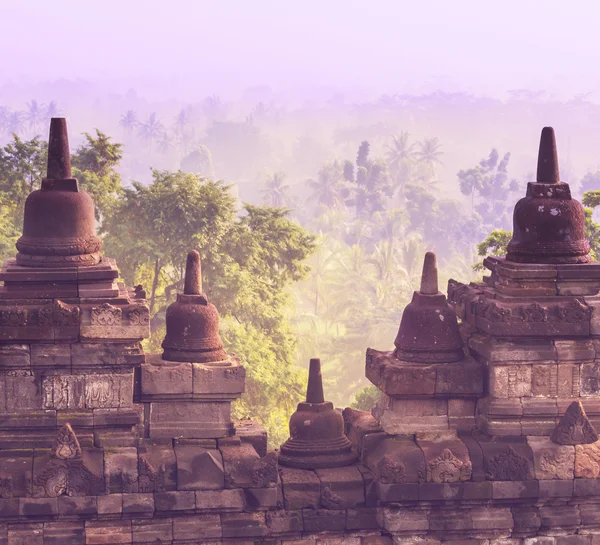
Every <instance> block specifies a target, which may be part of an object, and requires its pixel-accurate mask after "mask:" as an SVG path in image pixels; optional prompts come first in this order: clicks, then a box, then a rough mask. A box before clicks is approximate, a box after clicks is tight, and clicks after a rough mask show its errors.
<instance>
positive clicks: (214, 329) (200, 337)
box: [162, 250, 227, 363]
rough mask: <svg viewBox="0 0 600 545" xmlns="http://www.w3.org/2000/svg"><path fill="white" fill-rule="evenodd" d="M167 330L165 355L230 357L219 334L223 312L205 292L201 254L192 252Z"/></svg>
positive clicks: (204, 359)
mask: <svg viewBox="0 0 600 545" xmlns="http://www.w3.org/2000/svg"><path fill="white" fill-rule="evenodd" d="M166 320H167V334H166V336H165V339H164V341H163V343H162V347H163V349H164V352H163V356H162V357H163V359H164V360H168V361H181V362H192V363H215V362H221V361H224V360H226V359H227V354H226V352H225V350H224V349H223V342H222V341H221V337H220V335H219V313H218V312H217V309H216V308H215V306H214V305H212V304H210V303H209V302H208V299H207V297H206V295H205V294H204V293H202V276H201V265H200V254H199V253H198V252H197V251H195V250H194V251H192V252H190V253H189V254H188V257H187V263H186V268H185V287H184V291H183V293H178V294H177V301H176V302H175V303H172V304H171V305H169V308H168V309H167V316H166Z"/></svg>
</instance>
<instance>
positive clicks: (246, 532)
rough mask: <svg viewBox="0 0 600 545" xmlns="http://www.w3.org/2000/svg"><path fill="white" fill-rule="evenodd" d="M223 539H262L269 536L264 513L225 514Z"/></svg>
mask: <svg viewBox="0 0 600 545" xmlns="http://www.w3.org/2000/svg"><path fill="white" fill-rule="evenodd" d="M221 524H222V525H223V538H244V537H262V536H264V535H266V534H267V524H266V521H265V514H264V513H223V514H222V515H221Z"/></svg>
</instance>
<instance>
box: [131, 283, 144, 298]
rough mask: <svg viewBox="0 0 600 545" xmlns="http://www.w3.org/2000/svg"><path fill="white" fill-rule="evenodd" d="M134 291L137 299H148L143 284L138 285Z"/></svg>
mask: <svg viewBox="0 0 600 545" xmlns="http://www.w3.org/2000/svg"><path fill="white" fill-rule="evenodd" d="M133 289H134V294H133V296H134V297H135V298H136V299H146V291H145V290H144V286H142V285H141V284H138V285H137V286H135V288H133Z"/></svg>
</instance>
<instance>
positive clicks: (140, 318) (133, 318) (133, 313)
mask: <svg viewBox="0 0 600 545" xmlns="http://www.w3.org/2000/svg"><path fill="white" fill-rule="evenodd" d="M127 318H128V319H129V324H130V325H148V324H149V323H150V311H149V310H148V307H146V306H144V305H135V306H133V307H131V308H130V309H129V312H128V314H127Z"/></svg>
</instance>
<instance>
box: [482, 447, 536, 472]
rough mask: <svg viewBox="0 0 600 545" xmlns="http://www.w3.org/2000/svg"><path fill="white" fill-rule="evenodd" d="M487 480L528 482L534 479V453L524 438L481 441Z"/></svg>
mask: <svg viewBox="0 0 600 545" xmlns="http://www.w3.org/2000/svg"><path fill="white" fill-rule="evenodd" d="M479 444H480V446H481V449H482V451H483V462H484V468H485V472H486V477H487V479H489V480H491V481H528V480H531V479H533V477H534V471H533V453H532V451H531V448H530V447H529V445H528V444H527V442H526V440H525V438H524V437H507V438H496V440H495V441H480V442H479Z"/></svg>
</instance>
